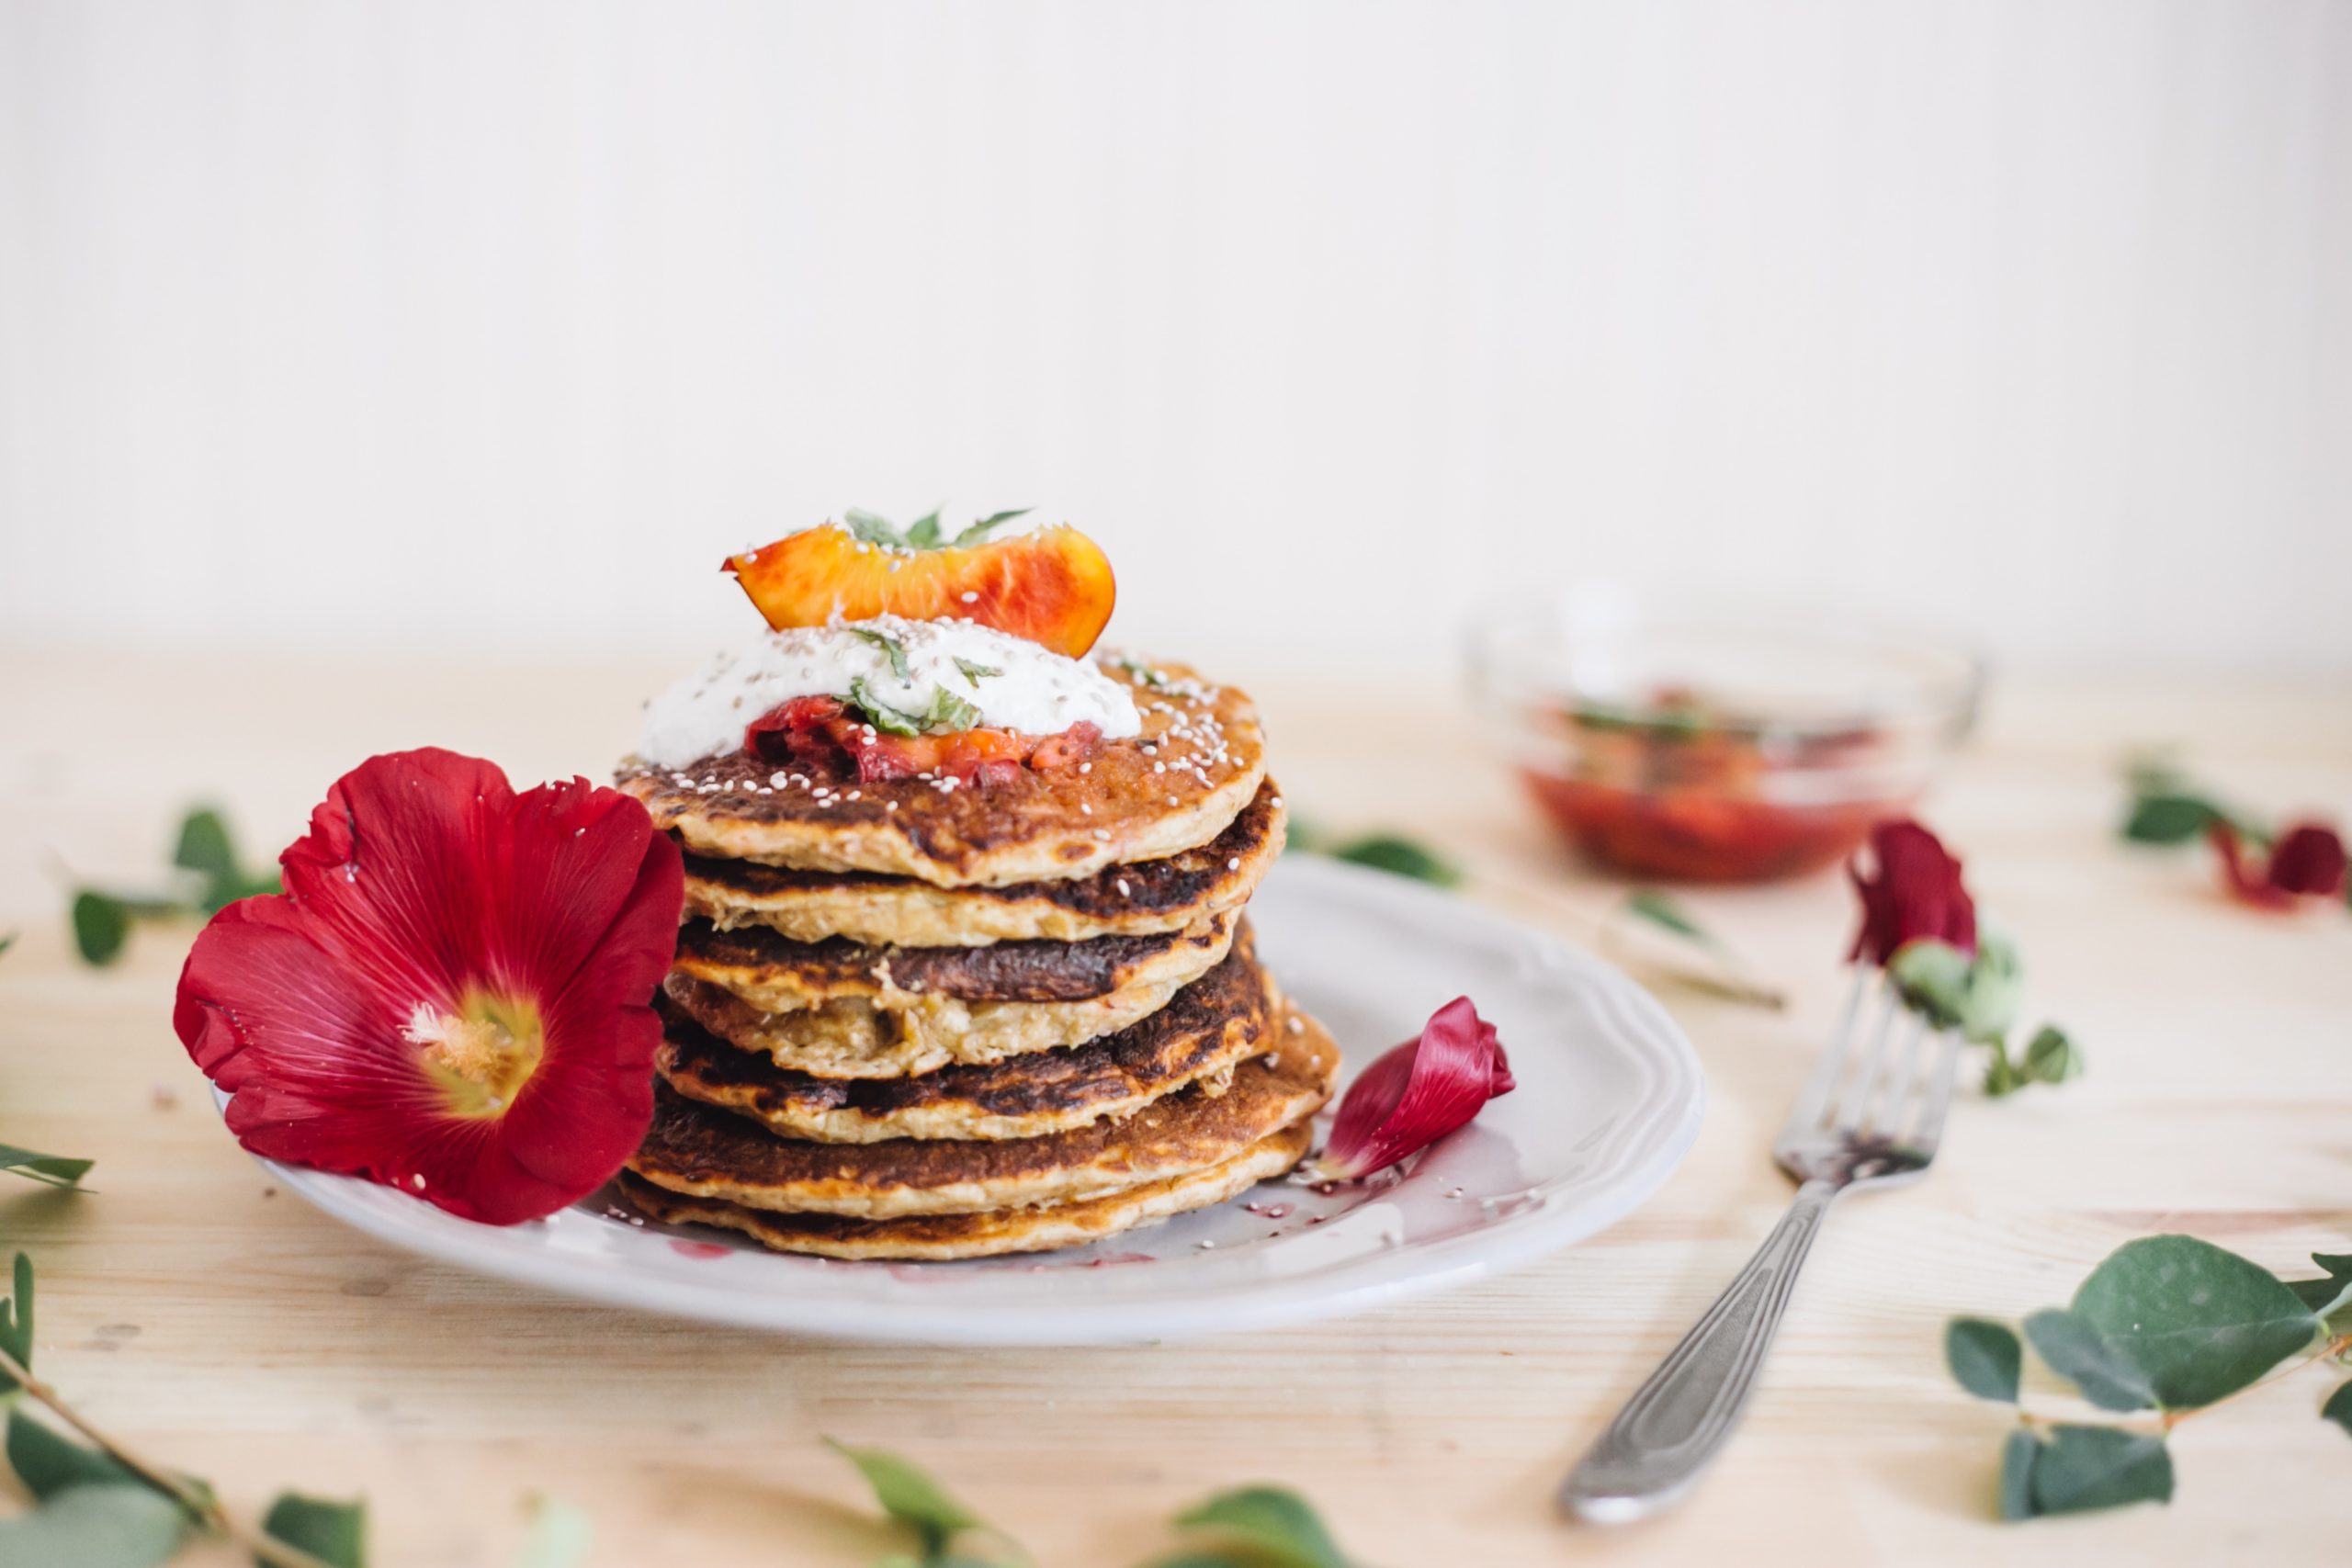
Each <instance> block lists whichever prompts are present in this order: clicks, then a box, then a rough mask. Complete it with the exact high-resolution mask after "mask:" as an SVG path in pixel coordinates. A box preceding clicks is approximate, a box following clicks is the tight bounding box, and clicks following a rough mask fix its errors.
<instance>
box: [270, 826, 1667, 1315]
mask: <svg viewBox="0 0 2352 1568" xmlns="http://www.w3.org/2000/svg"><path fill="white" fill-rule="evenodd" d="M1250 917H1251V919H1253V920H1254V921H1255V922H1256V925H1257V929H1258V950H1259V953H1260V955H1261V957H1262V958H1263V959H1264V960H1265V962H1266V963H1267V964H1268V966H1269V967H1270V968H1272V971H1273V973H1274V975H1275V976H1276V977H1277V978H1278V979H1279V980H1280V981H1281V983H1282V985H1283V987H1284V989H1286V990H1287V991H1288V992H1289V993H1290V994H1291V995H1292V996H1293V997H1295V998H1297V999H1298V1000H1299V1001H1300V1002H1301V1003H1302V1004H1303V1005H1304V1006H1305V1007H1306V1009H1307V1010H1309V1011H1311V1012H1313V1013H1315V1014H1316V1015H1317V1017H1318V1018H1320V1019H1322V1021H1324V1022H1325V1023H1327V1024H1328V1025H1329V1026H1330V1030H1331V1033H1332V1035H1333V1036H1334V1037H1335V1038H1336V1039H1337V1040H1338V1041H1339V1042H1340V1048H1341V1050H1342V1052H1343V1054H1344V1055H1345V1059H1346V1067H1345V1071H1346V1073H1348V1074H1350V1075H1351V1074H1352V1073H1353V1072H1354V1071H1356V1070H1357V1069H1360V1068H1361V1067H1363V1066H1364V1064H1365V1063H1367V1062H1369V1061H1371V1060H1372V1058H1373V1057H1374V1056H1375V1055H1378V1054H1379V1053H1380V1052H1382V1051H1384V1050H1385V1049H1387V1048H1388V1047H1389V1046H1391V1045H1394V1044H1396V1043H1397V1042H1398V1041H1400V1040H1405V1039H1408V1038H1410V1037H1411V1036H1412V1035H1413V1034H1415V1033H1417V1032H1419V1029H1420V1026H1421V1023H1422V1021H1424V1020H1425V1019H1427V1018H1428V1017H1429V1015H1430V1013H1431V1012H1432V1011H1434V1010H1436V1009H1437V1008H1438V1007H1439V1006H1440V1005H1441V1004H1442V1003H1444V1002H1446V1001H1448V1000H1451V999H1452V998H1454V997H1457V996H1461V995H1464V994H1465V993H1466V994H1467V995H1468V996H1470V997H1471V998H1473V999H1474V1000H1475V1001H1476V1003H1477V1005H1478V1010H1479V1011H1480V1012H1481V1013H1483V1014H1485V1015H1486V1017H1487V1019H1488V1020H1489V1021H1492V1022H1493V1023H1494V1024H1495V1025H1496V1027H1497V1028H1498V1030H1499V1031H1500V1032H1501V1035H1502V1041H1503V1044H1504V1047H1505V1048H1506V1049H1507V1050H1508V1051H1509V1052H1510V1065H1511V1072H1512V1075H1513V1076H1514V1077H1516V1078H1517V1079H1518V1084H1519V1087H1518V1089H1516V1090H1515V1091H1514V1092H1513V1093H1511V1094H1509V1095H1506V1096H1504V1097H1503V1098H1502V1099H1500V1100H1495V1101H1493V1102H1491V1103H1490V1104H1488V1105H1487V1109H1486V1111H1484V1112H1483V1113H1482V1114H1481V1115H1480V1116H1479V1118H1478V1120H1477V1121H1476V1122H1473V1123H1472V1124H1471V1125H1470V1126H1469V1127H1467V1128H1465V1129H1464V1130H1463V1131H1461V1132H1459V1133H1457V1134H1454V1135H1453V1137H1451V1138H1448V1139H1446V1140H1445V1141H1444V1142H1442V1143H1441V1144H1440V1145H1437V1146H1436V1147H1434V1148H1432V1149H1430V1150H1429V1151H1428V1152H1427V1153H1426V1154H1425V1155H1423V1156H1421V1158H1420V1160H1419V1163H1418V1164H1417V1165H1414V1166H1412V1167H1411V1168H1410V1170H1409V1173H1408V1174H1407V1175H1406V1176H1405V1177H1404V1178H1403V1179H1394V1178H1393V1176H1392V1178H1391V1179H1387V1180H1386V1181H1385V1182H1383V1181H1381V1180H1380V1179H1374V1183H1372V1184H1370V1185H1369V1186H1368V1187H1355V1188H1342V1189H1340V1190H1338V1191H1334V1192H1329V1193H1325V1192H1319V1191H1317V1190H1313V1189H1310V1188H1306V1187H1304V1186H1298V1185H1294V1184H1291V1183H1288V1182H1272V1183H1268V1184H1266V1185H1264V1186H1261V1187H1260V1188H1259V1189H1258V1190H1256V1191H1254V1192H1252V1193H1250V1194H1248V1195H1246V1196H1245V1197H1243V1198H1240V1199H1237V1200H1235V1201H1233V1202H1230V1203H1227V1204H1226V1205H1224V1206H1223V1207H1221V1208H1216V1209H1210V1210H1204V1211H1202V1212H1201V1213H1193V1214H1186V1215H1182V1216H1180V1217H1178V1218H1177V1219H1175V1220H1172V1221H1170V1222H1169V1223H1168V1224H1162V1225H1159V1226H1155V1227H1152V1228H1149V1229H1146V1230H1140V1231H1133V1232H1130V1233H1128V1234H1127V1235H1120V1236H1113V1237H1111V1238H1109V1239H1108V1240H1105V1241H1103V1242H1099V1243H1097V1244H1095V1245H1094V1246H1091V1247H1083V1248H1080V1249H1079V1250H1077V1251H1073V1252H1063V1253H1052V1254H1046V1255H1042V1256H1038V1257H1034V1258H991V1259H987V1260H981V1261H974V1262H968V1263H902V1264H890V1263H836V1262H831V1261H829V1260H825V1259H821V1258H795V1257H789V1256H786V1255H783V1254H778V1253H771V1252H767V1251H764V1250H763V1249H761V1248H760V1247H756V1246H754V1245H752V1243H750V1242H748V1241H744V1240H741V1239H736V1240H729V1239H727V1233H724V1232H718V1231H706V1230H696V1229H694V1228H692V1227H670V1226H663V1225H660V1224H652V1223H650V1222H639V1223H635V1224H632V1223H630V1221H628V1219H626V1218H623V1217H616V1216H617V1215H618V1211H616V1210H615V1209H614V1208H613V1207H612V1205H611V1204H609V1203H608V1202H606V1201H605V1200H604V1199H603V1198H602V1197H601V1196H600V1197H597V1198H592V1199H590V1200H588V1201H585V1202H583V1203H581V1204H579V1205H578V1206H576V1207H574V1208H571V1209H568V1210H566V1211H565V1212H563V1213H560V1214H557V1215H555V1216H554V1217H553V1218H551V1219H547V1220H541V1221H537V1222H534V1223H532V1224H522V1225H514V1226H509V1227H505V1228H499V1227H495V1226H490V1225H481V1224H473V1223H471V1222H469V1221H466V1220H460V1219H458V1218H456V1217H455V1216H453V1215H450V1214H447V1213H443V1212H442V1211H440V1210H439V1209H436V1208H434V1207H433V1206H431V1205H430V1204H428V1203H425V1202H424V1201H420V1200H417V1199H413V1198H410V1197H407V1196H404V1195H403V1194H401V1193H400V1192H397V1191H395V1190H391V1189H390V1188H386V1187H379V1186H377V1185H376V1184H374V1183H372V1182H368V1181H361V1180H358V1179H354V1178H350V1177H343V1176H328V1175H324V1174H322V1173H321V1172H319V1171H315V1170H302V1169H297V1168H291V1167H287V1166H281V1165H277V1164H276V1163H275V1162H272V1161H264V1162H263V1163H264V1164H266V1165H268V1166H269V1168H270V1169H271V1170H272V1171H273V1172H275V1173H276V1174H277V1177H278V1179H280V1180H281V1181H283V1182H284V1183H285V1185H286V1186H288V1188H290V1189H292V1190H294V1191H296V1192H299V1193H300V1194H301V1195H302V1196H303V1197H304V1198H305V1199H307V1200H309V1201H311V1203H314V1204H316V1205H317V1206H318V1207H319V1208H321V1209H323V1210H325V1211H326V1212H327V1213H330V1214H333V1215H334V1216H335V1217H336V1218H337V1219H340V1220H343V1221H345V1223H347V1224H352V1225H354V1226H356V1227H357V1228H358V1229H360V1230H362V1231H365V1232H367V1233H368V1235H372V1236H375V1237H377V1238H378V1239H379V1240H382V1241H387V1242H390V1243H392V1244H393V1245H395V1246H398V1247H407V1248H408V1249H410V1250H411V1251H413V1252H419V1253H423V1254H424V1256H426V1257H428V1258H438V1259H440V1260H442V1261H443V1262H447V1263H455V1264H458V1265H460V1266H462V1267H464V1268H468V1269H480V1270H481V1271H482V1272H483V1273H486V1274H495V1275H499V1276H501V1277H503V1278H505V1279H509V1280H520V1281H522V1282H524V1283H526V1284H531V1285H539V1286H544V1287H546V1288H547V1289H548V1290H551V1291H560V1292H566V1293H568V1294H571V1295H576V1296H586V1297H589V1298H591V1299H592V1300H595V1301H600V1302H609V1303H615V1304H616V1305H620V1306H630V1307H641V1308H644V1309H646V1310H649V1311H653V1312H663V1313H674V1314H679V1315H681V1316H685V1317H695V1318H703V1319H707V1320H708V1321H710V1322H714V1323H728V1324H739V1325H746V1326H750V1327H754V1328H768V1329H777V1330H782V1331H786V1332H792V1333H799V1334H814V1335H825V1336H831V1337H840V1338H844V1339H871V1340H892V1341H914V1342H922V1343H932V1344H965V1345H1080V1344H1103V1343H1124V1342H1134V1341H1137V1340H1145V1339H1169V1338H1176V1337H1182V1336H1187V1335H1196V1334H1208V1333H1213V1332H1216V1331H1218V1330H1221V1329H1236V1328H1254V1327H1261V1326H1263V1325H1268V1324H1275V1323H1285V1322H1290V1321H1293V1320H1295V1319H1298V1318H1304V1317H1309V1316H1315V1315H1320V1314H1334V1313H1341V1312H1352V1311H1356V1310H1359V1309H1362V1308H1363V1307H1368V1306H1372V1305H1374V1304H1375V1303H1381V1302H1386V1301H1392V1300H1395V1299H1397V1297H1400V1296H1403V1295H1406V1294H1408V1292H1416V1291H1425V1290H1430V1289H1432V1288H1434V1287H1436V1286H1439V1285H1444V1284H1454V1283H1459V1282H1460V1281H1462V1280H1475V1279H1476V1278H1478V1277H1479V1276H1481V1275H1483V1274H1486V1273H1488V1272H1490V1271H1492V1270H1494V1269H1503V1268H1508V1267H1510V1265H1512V1264H1514V1263H1519V1262H1521V1261H1523V1260H1525V1259H1527V1258H1532V1257H1535V1256H1536V1255H1538V1254H1540V1253H1544V1252H1548V1251H1551V1250H1552V1249H1554V1248H1555V1247H1564V1246H1566V1245H1567V1244H1568V1243H1570V1242H1573V1241H1576V1240H1578V1239H1580V1238H1581V1237H1584V1236H1587V1235H1591V1234H1592V1233H1593V1232H1595V1231H1597V1230H1600V1228H1601V1227H1602V1226H1604V1225H1607V1224H1611V1223H1613V1222H1614V1221H1616V1220H1618V1219H1619V1218H1621V1217H1622V1216H1623V1215H1624V1214H1626V1213H1629V1212H1631V1211H1632V1210H1633V1208H1634V1205H1635V1204H1637V1203H1639V1202H1641V1201H1642V1200H1643V1199H1645V1198H1646V1197H1648V1196H1649V1195H1650V1194H1651V1193H1652V1192H1654V1191H1656V1190H1657V1188H1658V1186H1659V1184H1660V1183H1662V1182H1663V1181H1665V1179H1666V1178H1667V1176H1668V1173H1669V1172H1671V1171H1672V1170H1673V1169H1674V1167H1675V1166H1676V1164H1677V1163H1678V1162H1679V1161H1680V1159H1681V1158H1682V1156H1683V1153H1684V1151H1685V1150H1687V1149H1688V1148H1689V1147H1690V1146H1691V1139H1692V1138H1693V1137H1695V1136H1696V1135H1697V1134H1698V1131H1699V1115H1700V1110H1701V1106H1702V1101H1703V1099H1704V1090H1703V1088H1702V1080H1701V1077H1700V1073H1699V1063H1698V1058H1697V1057H1696V1056H1695V1055H1693V1054H1692V1052H1691V1045H1690V1043H1689V1042H1688V1041H1687V1040H1685V1039H1684V1038H1683V1037H1682V1032H1681V1031H1680V1030H1679V1029H1677V1028H1676V1027H1675V1025H1674V1023H1673V1021H1671V1020H1670V1019H1668V1017H1667V1015H1666V1013H1665V1011H1664V1010H1662V1009H1661V1008H1660V1007H1659V1006H1658V1005H1657V1002H1655V1001H1653V1000H1652V999H1651V998H1650V997H1649V995H1648V994H1647V993H1646V992H1645V991H1643V990H1642V989H1641V988H1640V987H1637V986H1635V985H1634V983H1633V982H1632V981H1631V980H1628V979H1627V978H1626V977H1625V976H1623V975H1622V974H1620V973H1618V972H1617V971H1616V970H1615V969H1612V968H1611V967H1610V966H1609V965H1607V964H1603V963H1601V962H1600V960H1598V959H1595V958H1592V957H1589V956H1587V955H1586V954H1584V953H1577V952H1573V951H1571V950H1569V949H1567V948H1565V947H1563V946H1561V945H1560V944H1559V943H1557V942H1554V941H1553V940H1551V939H1550V938H1548V937H1544V936H1542V935H1540V934H1538V933H1536V932H1534V931H1529V930H1528V929H1526V928H1525V927H1523V926H1520V925H1516V924H1513V923H1512V922H1510V921H1509V920H1505V919H1501V918H1499V917H1498V916H1495V915H1492V914H1488V913H1487V912H1486V911H1484V910H1482V909H1480V908H1476V906H1473V905H1470V904H1466V903H1463V902H1461V901H1460V900H1457V899H1455V898H1453V897H1448V896H1446V895H1444V894H1442V893H1435V892H1431V891H1430V890H1428V889H1427V888H1423V887H1420V886H1416V885H1414V884H1412V883H1409V882H1405V881H1402V880H1399V879H1397V878H1396V877H1392V876H1387V875H1385V874H1380V873H1377V872H1369V871H1363V870H1360V869H1358V868H1357V867H1354V866H1350V865H1342V864H1338V863H1332V862H1329V861H1320V860H1312V859H1303V858H1301V857H1299V856H1296V855H1293V856H1290V857H1288V858H1286V859H1285V860H1284V861H1283V863H1282V864H1281V865H1280V867H1279V868H1278V869H1276V871H1275V872H1274V873H1273V874H1272V875H1271V876H1269V877H1268V878H1267V879H1266V883H1265V886H1264V887H1263V888H1262V889H1261V891H1260V892H1259V895H1258V897H1257V899H1256V900H1255V902H1253V903H1252V904H1251V905H1250ZM1342 1081H1343V1083H1344V1082H1345V1081H1346V1080H1345V1078H1343V1080H1342Z"/></svg>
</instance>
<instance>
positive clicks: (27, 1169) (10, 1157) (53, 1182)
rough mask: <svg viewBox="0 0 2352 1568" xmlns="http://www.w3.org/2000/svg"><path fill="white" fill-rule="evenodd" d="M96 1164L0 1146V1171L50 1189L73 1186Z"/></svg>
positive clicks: (89, 1161)
mask: <svg viewBox="0 0 2352 1568" xmlns="http://www.w3.org/2000/svg"><path fill="white" fill-rule="evenodd" d="M95 1164H96V1161H95V1160H86V1159H67V1158H65V1157H64V1156H61V1155H40V1154H35V1153H34V1152H33V1151H32V1150H30V1149H20V1148H17V1147H14V1146H12V1145H7V1144H0V1170H13V1171H15V1172H16V1173H17V1175H18V1176H22V1177H27V1178H29V1179H32V1180H34V1181H40V1182H46V1183H47V1184H48V1185H50V1186H51V1187H71V1186H73V1185H74V1183H75V1182H77V1181H79V1180H81V1179H82V1178H84V1177H85V1176H87V1175H88V1174H89V1172H90V1167H91V1166H93V1165H95Z"/></svg>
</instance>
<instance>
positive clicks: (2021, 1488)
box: [2000, 1427, 2041, 1520]
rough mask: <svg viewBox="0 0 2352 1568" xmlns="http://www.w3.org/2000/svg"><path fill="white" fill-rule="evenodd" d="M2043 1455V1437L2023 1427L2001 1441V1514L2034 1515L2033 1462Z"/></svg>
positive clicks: (2009, 1517)
mask: <svg viewBox="0 0 2352 1568" xmlns="http://www.w3.org/2000/svg"><path fill="white" fill-rule="evenodd" d="M2040 1458H2041V1438H2037V1437H2035V1436H2034V1435H2033V1434H2032V1433H2031V1432H2029V1431H2027V1430H2026V1429H2025V1428H2024V1427H2018V1429H2017V1430H2016V1431H2014V1432H2011V1433H2010V1434H2009V1437H2008V1440H2007V1442H2005V1443H2003V1444H2002V1445H2001V1505H2000V1506H2001V1517H2003V1518H2005V1519H2009V1520H2017V1519H2030V1518H2031V1517H2033V1463H2034V1461H2036V1460H2038V1459H2040Z"/></svg>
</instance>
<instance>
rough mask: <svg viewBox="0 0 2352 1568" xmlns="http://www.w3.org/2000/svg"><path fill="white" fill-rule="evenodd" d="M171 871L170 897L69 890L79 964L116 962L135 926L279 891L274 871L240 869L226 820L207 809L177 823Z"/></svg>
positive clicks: (93, 889) (212, 910)
mask: <svg viewBox="0 0 2352 1568" xmlns="http://www.w3.org/2000/svg"><path fill="white" fill-rule="evenodd" d="M172 866H173V869H174V870H175V872H177V873H178V874H179V876H178V880H179V882H180V884H181V886H180V887H179V888H177V889H175V890H174V891H172V892H170V893H164V894H141V893H119V892H111V891H107V890H106V889H103V888H96V887H80V888H76V889H74V903H73V908H72V910H71V913H70V917H69V919H70V922H71V925H72V928H73V932H74V951H75V952H77V953H80V954H81V955H82V959H83V961H84V962H85V963H87V964H99V965H104V964H112V963H113V962H114V961H115V960H116V959H118V958H119V957H121V956H122V951H123V949H124V947H125V946H126V945H128V944H129V942H130V932H131V928H132V927H133V926H134V925H135V924H137V923H138V922H139V921H141V920H165V919H181V918H184V917H187V916H190V915H204V916H209V915H214V914H218V913H219V912H220V910H221V909H223V908H226V907H227V906H229V905H231V904H233V903H235V902H236V901H237V900H238V899H240V898H248V897H253V896H254V894H257V893H276V892H278V891H280V886H281V885H280V883H279V881H278V875H277V872H275V871H267V872H248V871H246V870H245V869H243V865H242V864H241V863H239V861H238V859H237V850H236V842H235V840H233V839H232V837H231V836H230V833H229V823H228V819H227V818H224V817H223V816H221V814H220V812H219V811H217V810H215V809H213V808H212V807H198V808H197V809H196V810H193V811H191V812H189V813H188V814H187V816H186V817H184V818H181V819H180V830H179V839H178V841H177V842H176V844H175V846H174V848H173V850H172Z"/></svg>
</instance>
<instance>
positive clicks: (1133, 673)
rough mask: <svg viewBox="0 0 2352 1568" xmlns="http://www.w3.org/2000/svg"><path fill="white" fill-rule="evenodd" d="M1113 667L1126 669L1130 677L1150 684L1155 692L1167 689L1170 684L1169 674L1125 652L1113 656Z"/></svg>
mask: <svg viewBox="0 0 2352 1568" xmlns="http://www.w3.org/2000/svg"><path fill="white" fill-rule="evenodd" d="M1111 667H1112V668H1113V669H1114V670H1123V671H1126V673H1127V674H1128V676H1129V677H1131V678H1132V679H1134V680H1137V681H1140V682H1143V683H1144V684H1145V685H1147V686H1149V687H1150V688H1151V689H1152V690H1153V691H1155V692H1157V691H1162V690H1164V689H1166V687H1167V685H1168V677H1167V676H1165V675H1163V674H1161V673H1160V672H1159V671H1157V670H1154V669H1153V668H1152V667H1151V666H1150V665H1148V664H1146V663H1145V662H1144V661H1143V660H1140V659H1131V658H1129V657H1128V656H1127V655H1125V654H1124V653H1122V654H1117V655H1114V657H1113V658H1112V660H1111Z"/></svg>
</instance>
